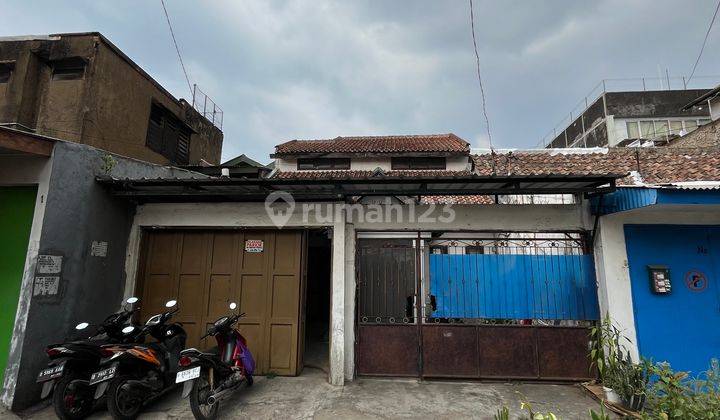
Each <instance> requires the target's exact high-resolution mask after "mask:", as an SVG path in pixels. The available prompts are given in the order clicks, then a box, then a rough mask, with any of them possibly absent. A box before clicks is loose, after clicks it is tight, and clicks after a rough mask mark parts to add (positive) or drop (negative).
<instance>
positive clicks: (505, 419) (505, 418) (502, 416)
mask: <svg viewBox="0 0 720 420" xmlns="http://www.w3.org/2000/svg"><path fill="white" fill-rule="evenodd" d="M495 420H510V410H508V408H507V407H505V406H503V407H502V408H501V409H499V410H498V411H497V413H496V414H495Z"/></svg>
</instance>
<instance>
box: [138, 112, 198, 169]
mask: <svg viewBox="0 0 720 420" xmlns="http://www.w3.org/2000/svg"><path fill="white" fill-rule="evenodd" d="M191 135H192V132H191V131H190V129H189V128H188V127H187V126H186V125H185V124H184V123H183V122H182V121H180V120H179V119H178V118H177V117H176V116H175V115H173V114H172V113H171V112H170V111H169V110H167V109H165V108H164V107H162V106H161V105H158V104H152V105H151V108H150V121H149V123H148V132H147V139H146V141H145V144H146V145H147V147H148V148H150V150H152V151H154V152H157V153H160V154H161V155H163V156H165V157H166V158H167V159H168V160H169V161H170V162H172V163H176V164H182V165H187V164H188V162H189V160H190V136H191Z"/></svg>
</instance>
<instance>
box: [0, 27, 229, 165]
mask: <svg viewBox="0 0 720 420" xmlns="http://www.w3.org/2000/svg"><path fill="white" fill-rule="evenodd" d="M67 57H82V58H83V59H85V60H86V61H87V66H86V67H85V76H84V77H83V78H82V79H76V80H52V77H51V76H52V74H51V73H52V71H51V67H50V65H49V63H50V62H51V61H53V60H59V59H62V58H67ZM0 61H14V62H15V70H14V71H13V73H12V76H11V79H10V81H9V83H6V84H0V123H19V124H22V125H24V126H27V127H30V128H35V129H36V132H37V133H39V134H44V135H48V136H52V137H57V138H62V139H67V140H70V141H75V142H80V143H84V144H88V145H91V146H93V147H97V148H101V149H104V150H108V151H111V152H113V153H117V154H120V155H124V156H129V157H133V158H137V159H142V160H146V161H148V162H154V163H159V164H165V163H168V160H167V159H166V158H165V157H163V156H162V155H160V154H158V153H156V152H154V151H152V150H150V149H149V148H147V147H146V146H145V141H146V137H147V130H148V121H149V116H150V105H151V103H152V102H153V101H155V102H157V103H160V104H162V105H163V106H164V107H166V108H167V109H169V110H170V111H171V112H172V113H173V114H174V115H175V116H177V117H178V118H179V120H181V121H184V122H185V123H186V124H188V125H189V126H190V127H192V128H193V129H194V130H195V133H194V134H193V135H192V136H191V139H190V164H196V163H198V162H199V161H200V160H201V159H204V160H206V161H208V162H210V163H214V164H218V163H220V154H221V149H222V141H223V135H222V132H221V131H220V130H219V129H218V128H217V127H215V126H214V125H213V124H211V123H210V122H209V121H207V120H206V119H205V118H203V117H201V116H200V115H199V114H198V112H197V111H195V110H194V109H192V107H191V106H190V105H189V104H188V103H187V102H185V101H183V100H178V99H176V98H175V97H173V96H172V95H171V94H170V93H168V92H167V91H166V90H165V89H163V88H162V87H160V86H159V85H158V84H157V82H155V81H154V80H153V79H152V78H150V76H148V75H147V74H146V73H145V72H143V71H142V70H141V69H140V68H139V67H137V65H136V64H135V63H132V62H131V61H130V59H129V58H127V57H126V56H124V55H123V54H122V53H121V52H120V51H119V50H117V49H116V47H114V46H113V45H112V44H110V43H109V41H107V40H105V38H103V37H102V36H101V35H99V34H94V33H90V34H78V35H63V36H55V37H30V38H28V39H25V40H15V41H3V42H0Z"/></svg>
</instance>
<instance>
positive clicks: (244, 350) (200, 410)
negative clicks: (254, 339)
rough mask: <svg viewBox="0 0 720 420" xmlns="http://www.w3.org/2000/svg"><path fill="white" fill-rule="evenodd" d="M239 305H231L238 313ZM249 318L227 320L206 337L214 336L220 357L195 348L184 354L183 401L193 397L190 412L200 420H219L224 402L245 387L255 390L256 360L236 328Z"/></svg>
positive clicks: (234, 316)
mask: <svg viewBox="0 0 720 420" xmlns="http://www.w3.org/2000/svg"><path fill="white" fill-rule="evenodd" d="M235 308H237V304H235V303H234V302H233V303H231V304H230V310H232V311H234V310H235ZM244 315H245V314H244V313H243V314H232V315H229V316H223V317H221V318H220V319H218V320H217V321H215V323H213V325H212V326H211V327H210V328H209V329H208V331H207V333H206V334H205V335H204V336H202V338H201V339H204V338H206V337H209V336H214V337H215V340H216V341H217V345H218V346H217V350H218V351H217V353H205V352H202V351H200V350H198V349H195V348H190V349H186V350H183V351H182V352H181V353H180V361H179V364H180V366H181V367H183V368H186V369H185V370H181V371H179V372H178V373H177V376H176V378H175V381H176V382H177V383H183V382H184V383H185V384H184V385H183V393H182V397H183V398H187V397H188V396H189V397H190V409H191V410H192V413H193V415H194V416H195V418H196V419H203V420H209V419H215V418H216V417H217V413H218V410H219V407H220V401H221V400H222V399H224V398H226V397H228V396H229V395H230V394H232V393H233V392H234V391H235V390H237V389H239V388H240V387H241V385H243V384H244V385H246V386H248V387H249V386H252V384H253V372H254V370H255V360H254V359H253V356H252V354H251V353H250V350H249V349H248V347H247V341H246V340H245V337H243V336H242V335H241V334H240V333H239V332H238V331H237V329H235V328H234V327H233V325H234V324H235V323H236V322H237V321H238V319H240V318H241V317H242V316H244Z"/></svg>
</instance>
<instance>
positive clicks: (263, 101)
mask: <svg viewBox="0 0 720 420" xmlns="http://www.w3.org/2000/svg"><path fill="white" fill-rule="evenodd" d="M166 4H167V7H168V12H169V13H170V17H171V19H172V21H173V24H174V28H175V33H176V36H177V38H178V42H179V44H180V48H181V51H182V53H183V57H184V58H185V63H186V65H187V68H188V71H189V73H190V77H191V79H192V81H193V82H195V83H197V84H198V85H199V86H200V88H201V89H202V90H203V91H204V92H206V93H207V94H208V96H209V97H210V98H212V99H213V100H214V101H215V102H216V103H217V104H218V105H219V106H220V107H221V108H222V109H223V111H224V113H225V114H224V124H223V131H224V133H225V142H224V153H223V157H224V158H231V157H233V156H234V155H237V154H240V153H246V154H248V155H250V156H251V157H253V158H255V159H258V160H260V161H268V160H269V158H268V155H269V154H270V153H271V152H272V150H273V147H274V146H275V145H276V144H278V143H280V142H283V141H286V140H289V139H293V138H307V137H321V138H332V137H335V136H338V135H350V134H398V133H408V134H414V133H415V134H416V133H446V132H454V133H456V134H458V135H459V136H461V137H463V138H465V139H466V140H468V141H469V142H471V143H472V144H473V146H481V147H482V146H487V145H488V144H487V140H486V137H485V135H484V134H483V133H485V121H484V119H483V117H482V111H481V106H482V105H481V100H480V92H479V88H478V85H477V78H476V75H475V62H474V60H475V58H474V54H473V50H472V39H471V37H470V26H469V10H468V3H467V1H449V0H448V1H439V0H419V1H413V2H400V1H372V0H358V1H352V2H337V1H329V0H314V1H311V0H289V1H279V0H271V1H268V0H243V1H231V0H224V1H214V2H202V3H201V2H191V1H185V2H166ZM714 5H715V3H714V0H702V1H698V2H694V3H693V5H692V7H688V6H687V5H684V4H681V3H678V2H674V1H670V0H638V1H634V2H626V1H620V0H601V1H589V0H583V1H554V0H537V1H532V2H528V1H522V0H512V1H503V2H497V1H491V0H475V24H476V31H477V39H478V47H479V53H480V59H481V65H482V71H483V81H484V84H485V93H486V97H487V104H488V113H489V116H490V124H491V127H492V135H493V145H494V146H495V147H532V146H534V145H536V144H537V142H538V141H539V140H540V138H541V137H542V136H543V135H545V134H546V133H548V132H549V131H551V130H552V127H553V126H554V125H555V123H556V122H557V121H559V120H560V119H561V118H562V117H563V116H566V115H567V114H568V112H569V111H570V109H571V108H572V107H573V106H574V105H575V104H577V103H578V102H580V101H581V100H582V99H583V97H584V95H586V94H587V93H588V91H590V89H591V88H592V87H593V86H595V85H596V84H597V83H598V82H599V81H600V79H602V78H619V77H623V78H624V77H640V76H654V75H656V74H657V67H658V65H660V67H661V68H662V69H664V68H666V67H667V68H668V69H669V72H670V74H671V76H675V75H681V74H686V73H687V72H689V70H690V68H691V66H692V63H693V62H694V60H695V58H696V56H697V52H698V50H699V47H700V43H701V42H702V38H703V36H704V33H705V30H706V29H707V25H708V23H709V16H710V14H711V13H712V9H713V7H714ZM0 7H1V8H2V10H3V13H2V14H0V31H1V32H2V35H18V34H24V33H25V34H26V33H51V32H67V31H88V30H97V31H100V32H102V33H104V34H105V35H106V36H108V38H109V39H110V40H111V41H113V42H114V43H115V44H116V45H118V46H119V47H120V48H121V49H122V50H123V51H124V52H126V53H127V54H128V55H129V56H130V57H131V58H133V59H134V60H135V61H137V62H138V63H139V64H140V65H141V66H142V67H143V68H144V69H145V70H146V71H148V72H149V73H150V74H151V75H153V77H155V78H156V79H157V80H158V81H159V82H160V83H161V84H163V85H164V86H166V87H167V88H168V89H170V90H171V91H172V92H173V93H175V94H176V95H177V96H182V97H188V96H189V94H188V92H187V84H186V83H185V81H184V76H183V74H182V71H181V70H180V65H179V63H178V60H177V56H176V53H175V50H174V47H173V45H172V40H171V39H170V36H169V33H168V29H167V24H166V22H165V17H164V15H163V12H162V8H161V7H160V5H159V3H156V2H145V1H140V0H129V1H125V2H122V3H113V4H111V5H109V4H98V3H97V2H94V1H90V0H85V1H77V2H73V3H72V7H69V6H68V4H62V3H60V2H57V1H50V0H38V1H37V2H33V3H32V4H30V2H12V3H10V2H8V1H4V0H0ZM718 38H720V30H718V28H715V31H713V33H711V36H710V39H709V41H708V45H707V47H706V54H705V56H704V57H703V60H702V61H701V63H700V66H699V68H698V74H701V75H702V74H720V56H718V55H717V54H710V52H712V51H714V50H716V49H717V48H718ZM718 82H720V77H718V79H716V80H715V79H709V80H706V81H705V82H704V83H705V84H706V85H708V86H710V85H713V84H716V83H718Z"/></svg>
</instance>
